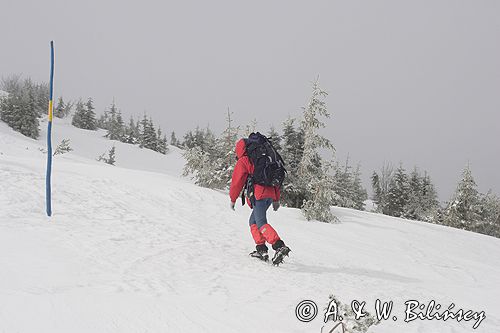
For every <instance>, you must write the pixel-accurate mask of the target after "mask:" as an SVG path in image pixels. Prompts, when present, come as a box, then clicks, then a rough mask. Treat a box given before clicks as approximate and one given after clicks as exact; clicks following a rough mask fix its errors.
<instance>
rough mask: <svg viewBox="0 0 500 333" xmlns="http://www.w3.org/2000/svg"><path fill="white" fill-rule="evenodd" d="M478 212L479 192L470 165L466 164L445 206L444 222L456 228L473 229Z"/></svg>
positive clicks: (478, 217)
mask: <svg viewBox="0 0 500 333" xmlns="http://www.w3.org/2000/svg"><path fill="white" fill-rule="evenodd" d="M479 213H480V202H479V193H478V191H477V185H476V182H475V181H474V178H473V177H472V172H471V170H470V167H469V166H468V165H467V167H466V168H465V169H464V171H463V173H462V179H461V180H460V182H459V183H458V186H457V189H456V191H455V193H454V195H453V197H452V200H451V201H450V202H449V204H448V207H447V208H446V211H445V218H444V224H445V225H448V226H451V227H455V228H458V229H465V230H473V229H474V227H475V225H476V224H477V223H478V222H479V221H480V218H481V217H480V214H479Z"/></svg>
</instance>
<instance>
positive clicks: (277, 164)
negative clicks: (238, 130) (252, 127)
mask: <svg viewBox="0 0 500 333" xmlns="http://www.w3.org/2000/svg"><path fill="white" fill-rule="evenodd" d="M245 144H246V153H247V156H248V157H249V158H250V161H252V164H253V165H254V168H255V169H254V173H253V175H252V176H251V182H252V183H253V184H259V185H264V186H278V187H280V186H281V185H282V184H283V180H284V179H285V176H286V169H285V162H284V161H283V159H282V158H281V156H280V154H279V153H278V152H277V151H276V149H274V147H273V145H272V143H271V141H270V140H269V139H268V138H267V137H265V136H264V135H262V134H260V133H259V132H257V133H252V134H250V135H249V136H248V139H245Z"/></svg>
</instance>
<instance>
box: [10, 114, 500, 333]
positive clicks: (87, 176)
mask: <svg viewBox="0 0 500 333" xmlns="http://www.w3.org/2000/svg"><path fill="white" fill-rule="evenodd" d="M44 126H45V124H42V125H41V127H42V128H43V127H44ZM54 133H55V136H54V142H55V143H58V142H60V141H61V139H62V138H70V140H71V144H72V146H73V148H74V149H75V151H74V152H72V153H69V154H66V155H63V156H57V157H56V158H55V160H54V171H53V212H54V216H53V217H52V218H47V217H46V216H45V203H44V195H45V192H44V191H45V190H44V186H45V163H46V161H45V158H46V155H45V154H44V153H43V152H41V151H40V148H43V142H44V140H43V138H44V136H45V133H42V135H41V138H42V139H41V140H40V141H34V140H31V139H28V138H25V137H23V136H22V135H20V134H18V133H14V132H12V131H11V130H10V129H9V128H8V127H7V126H5V124H3V123H0V332H9V333H10V332H318V333H319V332H320V331H321V328H322V327H323V326H324V323H323V322H322V317H323V311H324V310H323V308H324V307H325V306H326V305H327V303H328V296H329V295H330V294H335V295H337V296H339V297H340V298H341V299H342V300H343V301H344V302H346V303H350V302H351V301H352V300H353V299H357V300H360V301H367V304H368V305H367V309H368V310H369V311H371V312H373V310H372V309H373V304H374V301H375V299H377V298H379V299H381V300H383V301H389V300H392V301H394V307H395V308H394V311H393V315H396V316H397V317H398V320H397V321H393V320H388V321H384V322H382V323H381V324H380V325H379V326H375V327H373V328H372V329H371V330H370V332H379V333H385V332H387V333H402V332H405V333H406V332H426V333H427V332H447V333H448V332H450V333H452V332H453V333H455V332H456V333H458V332H472V331H474V330H473V329H472V325H473V324H474V321H469V322H465V321H462V322H460V323H458V322H456V321H452V320H448V321H446V322H444V321H436V320H434V321H423V320H416V321H413V322H411V323H405V322H404V321H403V319H404V310H405V306H404V302H405V301H407V300H411V299H415V300H419V301H420V302H422V303H428V302H429V301H430V300H436V301H437V302H438V303H440V304H441V305H442V306H443V308H447V307H448V306H449V305H450V304H451V303H455V304H456V307H455V310H456V309H458V308H463V309H467V310H468V309H471V310H473V311H478V312H479V311H485V313H486V319H485V320H484V321H483V322H482V323H481V325H480V326H479V328H478V329H477V330H475V331H477V332H488V333H495V332H500V301H499V300H500V287H499V276H500V256H499V254H500V240H499V239H495V238H492V237H487V236H483V235H479V234H474V233H470V232H465V231H460V230H454V229H450V228H446V227H441V226H436V225H430V224H426V223H420V222H410V221H404V220H400V219H396V218H390V217H386V216H381V215H377V214H372V213H365V212H358V211H353V210H349V209H340V208H335V209H334V211H335V214H336V215H337V216H339V218H340V220H341V223H340V224H336V225H331V224H324V223H318V222H306V221H304V219H303V218H302V216H301V214H300V212H299V211H297V210H295V209H280V210H279V211H278V212H276V213H274V212H271V213H270V214H269V219H270V222H271V223H272V224H273V225H274V226H275V228H276V229H277V230H278V232H279V233H280V235H281V236H282V237H283V239H284V240H285V242H286V243H287V244H289V245H290V247H291V248H292V250H293V252H292V254H291V258H290V259H289V260H288V262H287V263H286V264H285V265H283V266H280V267H273V266H270V265H267V264H265V263H262V262H257V261H254V260H252V259H251V258H249V257H248V256H247V254H248V253H249V252H250V251H251V250H252V249H253V244H252V239H251V237H250V233H249V230H248V226H247V217H248V214H249V212H250V211H249V209H248V208H247V207H246V206H245V207H241V206H239V205H238V206H237V210H236V212H233V211H231V210H229V208H228V202H229V199H228V197H227V195H225V194H223V193H220V192H217V191H211V190H208V189H203V188H199V187H197V186H195V185H193V184H192V183H191V182H190V181H189V180H186V179H183V178H181V177H180V176H179V175H180V172H181V168H182V163H183V162H182V157H181V156H180V152H179V151H178V150H176V149H173V150H172V151H171V152H170V153H169V154H168V155H166V156H163V155H161V154H157V153H154V152H151V151H148V150H142V149H139V148H138V147H134V146H129V145H125V144H121V143H117V142H111V141H108V140H106V139H103V138H101V136H102V135H103V133H102V132H98V133H95V132H89V131H85V130H79V129H76V128H73V127H71V126H70V125H68V124H65V123H64V122H63V123H61V121H60V120H58V119H56V120H55V125H54ZM113 143H114V144H115V145H116V151H117V166H109V165H106V164H103V163H100V162H97V161H95V158H96V157H97V156H98V155H100V154H102V153H103V152H105V151H107V150H109V148H110V147H111V146H112V145H113ZM305 299H310V300H313V301H315V302H316V303H317V304H318V307H319V314H318V317H317V318H316V319H314V320H313V321H312V322H309V323H303V322H300V321H298V320H297V319H296V317H295V307H296V305H297V304H298V303H299V302H300V301H302V300H305ZM327 327H331V325H329V326H328V325H327V326H325V328H327ZM324 331H326V329H325V330H324Z"/></svg>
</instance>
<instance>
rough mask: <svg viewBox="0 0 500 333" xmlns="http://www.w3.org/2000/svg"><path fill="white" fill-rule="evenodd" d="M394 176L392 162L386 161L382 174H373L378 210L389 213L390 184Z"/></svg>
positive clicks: (374, 196)
mask: <svg viewBox="0 0 500 333" xmlns="http://www.w3.org/2000/svg"><path fill="white" fill-rule="evenodd" d="M393 176H394V168H393V166H392V165H391V164H390V163H387V162H384V164H383V165H382V168H381V170H380V174H379V173H377V172H376V171H374V172H373V174H372V188H373V198H372V199H373V202H375V204H376V205H377V212H379V213H383V214H389V213H388V210H387V202H388V193H389V186H390V184H391V182H392V178H393Z"/></svg>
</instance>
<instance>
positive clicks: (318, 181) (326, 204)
mask: <svg viewBox="0 0 500 333" xmlns="http://www.w3.org/2000/svg"><path fill="white" fill-rule="evenodd" d="M331 168H332V164H331V163H322V165H321V172H319V173H318V174H317V176H316V177H313V178H311V180H310V183H309V184H307V186H306V187H307V191H308V196H307V199H306V200H304V205H303V206H302V212H303V213H304V216H305V218H306V219H307V220H308V221H310V220H317V221H321V222H329V223H332V222H338V219H337V217H336V216H334V215H333V213H332V211H331V209H330V207H331V206H332V204H333V203H334V202H336V201H337V200H338V198H337V197H338V195H337V194H336V193H335V192H334V191H333V188H334V182H335V181H334V179H333V176H332V175H331Z"/></svg>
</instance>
